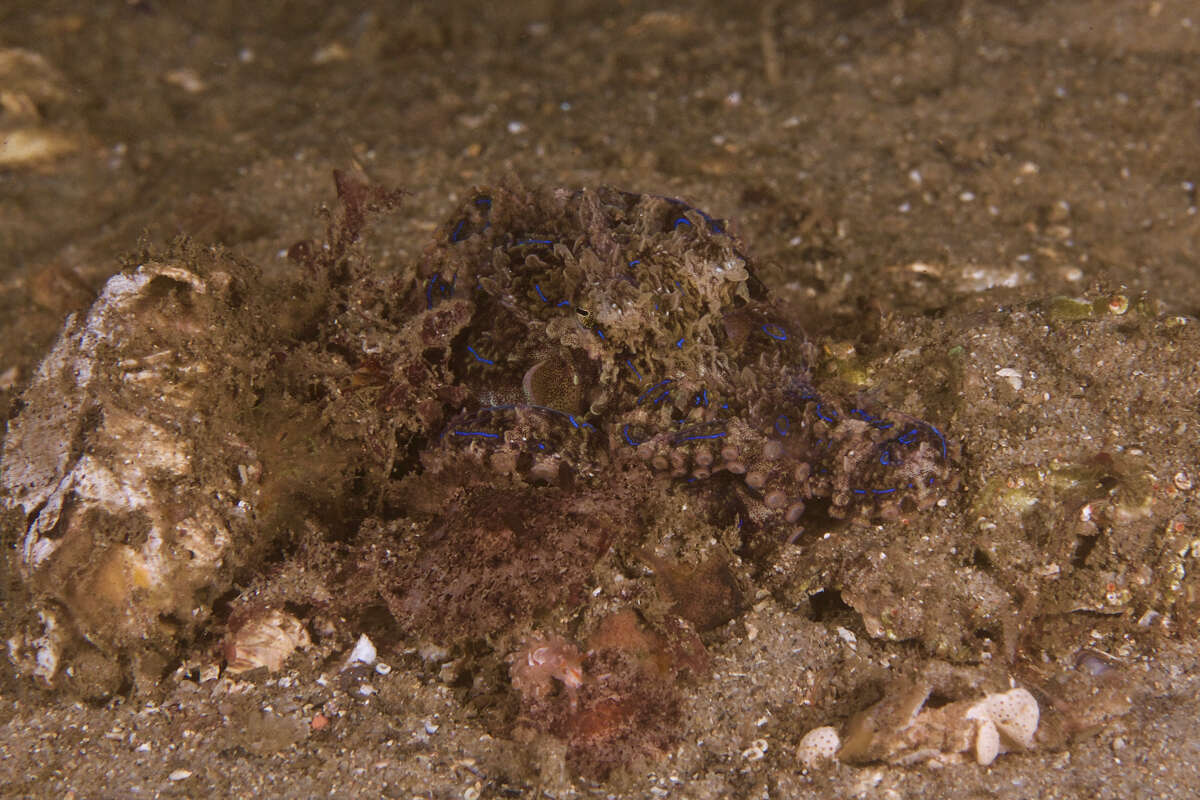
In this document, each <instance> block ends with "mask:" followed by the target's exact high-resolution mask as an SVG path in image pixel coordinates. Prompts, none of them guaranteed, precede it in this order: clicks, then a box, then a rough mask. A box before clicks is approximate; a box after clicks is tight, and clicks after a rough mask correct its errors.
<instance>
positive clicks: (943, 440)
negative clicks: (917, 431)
mask: <svg viewBox="0 0 1200 800" xmlns="http://www.w3.org/2000/svg"><path fill="white" fill-rule="evenodd" d="M925 427H926V428H929V430H931V431H933V435H934V436H936V437H938V441H939V442H941V443H942V460H943V461H945V460H946V437H945V436H942V432H941V431H939V430H938V429H937V428H935V427H933V426H932V425H930V424H929V423H928V422H926V423H925Z"/></svg>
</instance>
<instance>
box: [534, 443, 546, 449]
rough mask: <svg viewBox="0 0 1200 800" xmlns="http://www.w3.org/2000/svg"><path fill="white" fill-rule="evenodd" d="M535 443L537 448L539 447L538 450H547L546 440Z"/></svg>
mask: <svg viewBox="0 0 1200 800" xmlns="http://www.w3.org/2000/svg"><path fill="white" fill-rule="evenodd" d="M535 444H536V445H537V449H538V450H545V449H546V443H545V442H535Z"/></svg>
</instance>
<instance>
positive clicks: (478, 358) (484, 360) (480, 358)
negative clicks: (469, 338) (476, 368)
mask: <svg viewBox="0 0 1200 800" xmlns="http://www.w3.org/2000/svg"><path fill="white" fill-rule="evenodd" d="M467 350H468V351H469V352H470V353H471V355H473V356H475V360H476V361H479V362H481V363H484V364H490V365H493V366H495V364H496V362H495V361H492V360H491V359H490V358H484V357H483V356H481V355H479V353H476V352H475V348H474V347H471V345H467Z"/></svg>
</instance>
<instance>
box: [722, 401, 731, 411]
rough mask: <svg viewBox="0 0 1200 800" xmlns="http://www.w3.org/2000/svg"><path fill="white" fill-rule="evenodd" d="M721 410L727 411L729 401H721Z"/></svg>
mask: <svg viewBox="0 0 1200 800" xmlns="http://www.w3.org/2000/svg"><path fill="white" fill-rule="evenodd" d="M721 410H722V411H728V410H729V403H722V404H721Z"/></svg>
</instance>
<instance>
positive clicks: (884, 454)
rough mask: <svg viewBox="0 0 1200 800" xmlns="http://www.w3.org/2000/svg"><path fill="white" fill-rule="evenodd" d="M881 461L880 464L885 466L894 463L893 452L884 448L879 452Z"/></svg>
mask: <svg viewBox="0 0 1200 800" xmlns="http://www.w3.org/2000/svg"><path fill="white" fill-rule="evenodd" d="M879 463H880V464H883V465H884V466H885V467H886V466H889V465H890V464H891V463H892V456H891V454H890V453H888V451H887V450H886V449H885V450H882V451H880V453H879Z"/></svg>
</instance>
